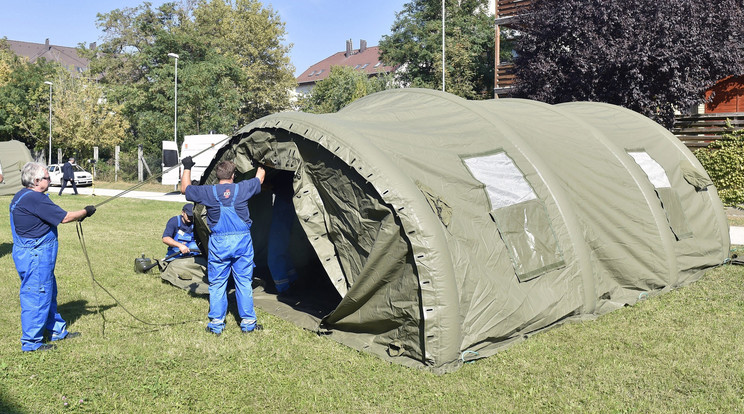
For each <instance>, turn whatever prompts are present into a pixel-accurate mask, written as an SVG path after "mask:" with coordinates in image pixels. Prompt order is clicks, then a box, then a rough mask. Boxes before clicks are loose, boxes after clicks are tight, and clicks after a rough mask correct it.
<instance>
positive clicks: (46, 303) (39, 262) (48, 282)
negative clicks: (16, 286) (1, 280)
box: [13, 232, 67, 351]
mask: <svg viewBox="0 0 744 414" xmlns="http://www.w3.org/2000/svg"><path fill="white" fill-rule="evenodd" d="M19 242H20V243H19ZM57 247H58V243H57V237H56V235H55V234H53V233H52V232H49V233H48V234H47V235H46V236H43V237H41V238H39V239H25V238H21V237H17V236H16V238H15V243H14V244H13V262H14V263H15V267H16V270H17V271H18V276H20V278H21V291H20V300H21V331H22V334H21V349H22V350H23V351H34V350H36V349H37V348H39V347H40V346H41V345H42V344H43V340H44V331H45V330H47V331H49V332H50V334H51V340H52V341H55V340H59V339H63V338H64V337H66V336H67V323H66V322H65V320H64V319H62V316H60V314H59V313H57V280H56V278H55V276H54V266H55V264H56V262H57Z"/></svg>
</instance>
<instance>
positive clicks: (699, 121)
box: [672, 112, 744, 150]
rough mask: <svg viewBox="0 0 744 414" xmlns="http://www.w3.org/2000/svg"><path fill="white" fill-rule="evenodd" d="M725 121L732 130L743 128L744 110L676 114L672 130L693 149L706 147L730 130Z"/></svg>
mask: <svg viewBox="0 0 744 414" xmlns="http://www.w3.org/2000/svg"><path fill="white" fill-rule="evenodd" d="M727 123H728V124H730V125H731V127H733V129H734V130H736V129H744V112H733V113H720V114H700V115H683V116H677V117H676V118H675V120H674V128H673V129H672V132H673V133H674V135H676V136H677V138H679V139H680V141H682V142H683V143H684V144H685V145H686V146H687V147H688V148H690V149H692V150H694V149H696V148H704V147H707V146H708V144H710V143H711V142H713V141H715V140H717V139H720V138H721V135H722V134H723V133H725V132H728V131H731V130H732V129H730V128H729V127H728V126H727Z"/></svg>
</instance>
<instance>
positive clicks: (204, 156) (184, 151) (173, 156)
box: [162, 134, 229, 185]
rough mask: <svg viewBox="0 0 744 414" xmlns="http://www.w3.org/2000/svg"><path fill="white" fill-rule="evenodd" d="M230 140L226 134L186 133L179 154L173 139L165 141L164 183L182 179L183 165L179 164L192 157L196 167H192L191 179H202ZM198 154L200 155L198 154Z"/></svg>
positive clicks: (176, 182)
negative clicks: (220, 150)
mask: <svg viewBox="0 0 744 414" xmlns="http://www.w3.org/2000/svg"><path fill="white" fill-rule="evenodd" d="M228 141H229V137H228V136H227V135H225V134H208V135H185V136H184V137H183V143H182V144H181V153H180V154H177V152H176V144H175V143H174V142H173V141H163V164H162V167H163V176H162V183H163V185H175V184H178V183H179V182H180V180H181V172H182V169H181V168H182V167H178V168H173V169H171V170H170V171H168V170H169V169H170V168H171V167H173V166H178V165H180V163H181V160H182V159H184V158H186V157H189V156H190V157H191V158H192V159H193V161H194V163H195V164H194V168H192V169H191V179H192V180H197V181H198V180H199V179H201V176H202V174H203V173H204V170H206V169H207V167H208V166H209V163H211V162H212V159H213V158H214V156H215V155H216V154H217V151H218V150H219V149H220V148H222V147H223V146H224V145H225V144H227V142H228ZM197 154H198V155H197Z"/></svg>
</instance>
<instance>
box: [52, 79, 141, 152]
mask: <svg viewBox="0 0 744 414" xmlns="http://www.w3.org/2000/svg"><path fill="white" fill-rule="evenodd" d="M54 86H55V91H56V93H55V96H54V99H53V100H52V112H53V114H54V116H53V121H52V137H53V143H54V146H55V147H56V148H61V149H62V152H63V154H65V156H69V155H73V154H74V153H78V154H79V155H89V156H92V155H93V147H94V146H98V147H101V148H103V149H104V150H109V151H111V150H113V148H114V146H116V145H118V144H120V143H121V142H122V141H123V140H124V137H125V134H126V131H127V130H128V129H129V123H128V122H127V121H126V119H124V117H123V116H122V114H121V105H119V104H116V103H113V102H109V101H108V100H107V99H106V94H105V92H104V90H103V87H102V86H101V85H99V84H97V83H95V82H92V81H89V80H88V79H86V78H74V77H72V76H70V73H69V72H67V71H61V72H59V74H58V76H57V79H56V80H55V81H54ZM111 152H113V151H111Z"/></svg>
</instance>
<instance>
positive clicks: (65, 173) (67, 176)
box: [59, 157, 78, 195]
mask: <svg viewBox="0 0 744 414" xmlns="http://www.w3.org/2000/svg"><path fill="white" fill-rule="evenodd" d="M74 163H75V158H73V157H70V159H69V160H67V162H66V163H65V164H64V165H63V166H62V188H60V189H59V195H62V191H64V190H65V187H67V182H68V181H69V182H71V183H72V189H73V190H75V195H77V193H78V192H77V185H75V170H74V169H73V168H72V164H74Z"/></svg>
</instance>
